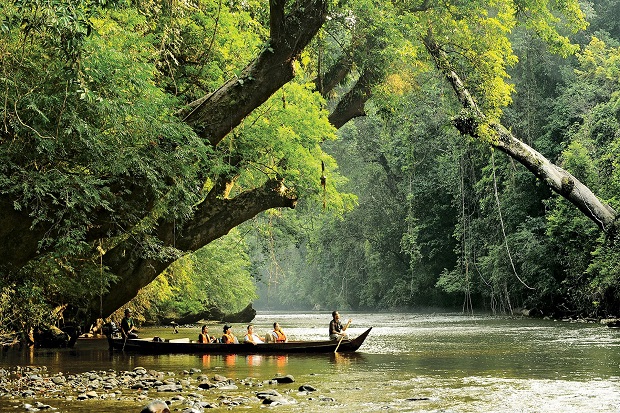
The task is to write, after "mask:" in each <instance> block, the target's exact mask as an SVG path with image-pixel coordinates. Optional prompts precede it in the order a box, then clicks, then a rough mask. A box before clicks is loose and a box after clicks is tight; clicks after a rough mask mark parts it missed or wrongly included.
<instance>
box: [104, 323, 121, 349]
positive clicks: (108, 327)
mask: <svg viewBox="0 0 620 413" xmlns="http://www.w3.org/2000/svg"><path fill="white" fill-rule="evenodd" d="M101 332H102V333H103V334H105V336H106V337H107V338H108V344H109V345H110V350H112V338H113V337H114V336H115V335H117V334H119V333H120V330H119V329H118V327H117V326H116V323H115V322H114V321H110V322H109V323H105V324H104V325H103V327H101Z"/></svg>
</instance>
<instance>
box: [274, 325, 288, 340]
mask: <svg viewBox="0 0 620 413" xmlns="http://www.w3.org/2000/svg"><path fill="white" fill-rule="evenodd" d="M271 339H272V341H275V342H276V343H286V341H287V338H286V334H284V331H282V329H281V328H280V324H278V322H277V321H276V322H275V323H273V331H272V332H271Z"/></svg>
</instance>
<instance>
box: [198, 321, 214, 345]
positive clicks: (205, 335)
mask: <svg viewBox="0 0 620 413" xmlns="http://www.w3.org/2000/svg"><path fill="white" fill-rule="evenodd" d="M216 341H217V339H216V338H215V337H213V336H209V327H207V325H206V324H205V325H203V326H202V331H201V332H200V334H198V342H199V343H215V342H216Z"/></svg>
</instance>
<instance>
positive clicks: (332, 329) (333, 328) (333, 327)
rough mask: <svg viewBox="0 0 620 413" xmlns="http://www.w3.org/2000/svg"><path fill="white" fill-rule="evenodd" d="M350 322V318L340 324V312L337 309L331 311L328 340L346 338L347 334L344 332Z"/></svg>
mask: <svg viewBox="0 0 620 413" xmlns="http://www.w3.org/2000/svg"><path fill="white" fill-rule="evenodd" d="M350 324H351V319H350V318H349V321H347V324H346V325H344V326H343V325H342V322H341V321H340V314H339V313H338V311H333V312H332V321H330V322H329V338H330V340H341V339H348V338H349V334H348V333H347V332H346V330H347V328H349V325H350Z"/></svg>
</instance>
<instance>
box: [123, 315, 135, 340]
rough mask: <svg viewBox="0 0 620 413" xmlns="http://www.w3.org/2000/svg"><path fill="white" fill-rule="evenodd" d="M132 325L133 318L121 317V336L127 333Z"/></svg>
mask: <svg viewBox="0 0 620 413" xmlns="http://www.w3.org/2000/svg"><path fill="white" fill-rule="evenodd" d="M133 326H134V323H133V318H131V317H123V319H122V320H121V332H122V333H123V336H124V335H127V334H128V333H129V330H131V328H132V327H133Z"/></svg>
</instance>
